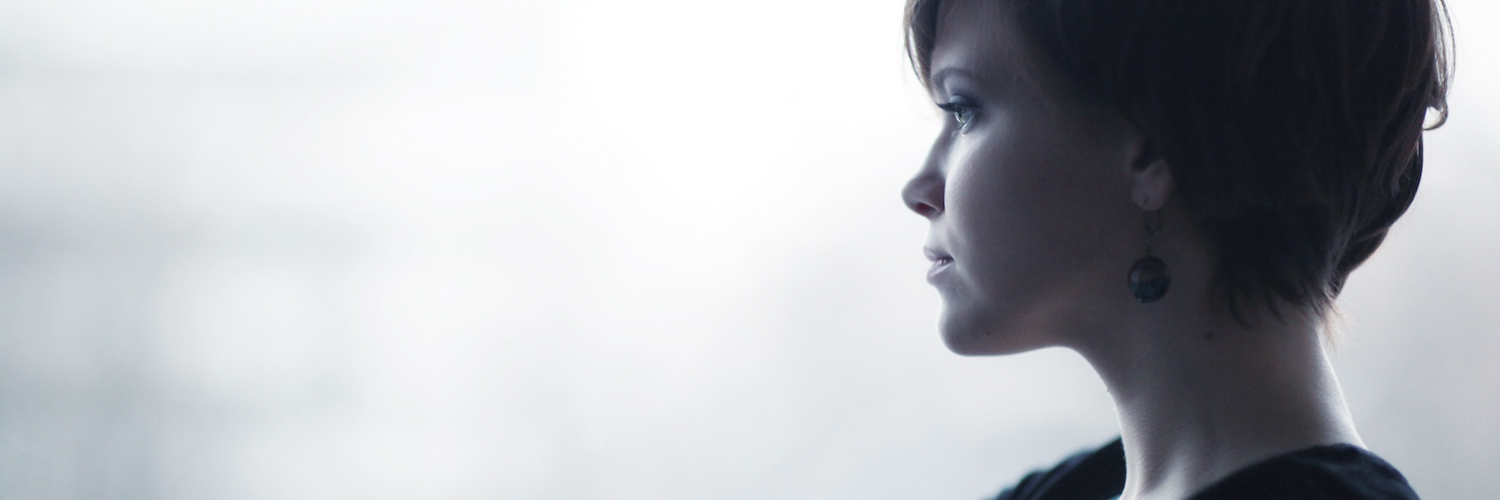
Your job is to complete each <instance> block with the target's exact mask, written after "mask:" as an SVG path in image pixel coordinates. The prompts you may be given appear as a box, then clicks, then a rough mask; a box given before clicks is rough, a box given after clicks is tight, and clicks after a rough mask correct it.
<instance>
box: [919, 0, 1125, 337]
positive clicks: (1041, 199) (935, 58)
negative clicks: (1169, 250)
mask: <svg viewBox="0 0 1500 500" xmlns="http://www.w3.org/2000/svg"><path fill="white" fill-rule="evenodd" d="M1009 8H1010V7H1008V6H1007V5H1006V2H994V1H981V0H949V1H945V2H943V5H942V7H941V11H940V12H939V13H938V19H939V21H938V31H937V37H936V42H935V45H934V47H933V51H932V57H931V63H930V66H929V67H930V74H929V76H930V93H931V96H932V98H933V99H934V101H935V102H936V103H937V104H938V105H939V106H940V107H941V108H943V109H944V111H945V112H946V113H947V115H948V117H947V119H946V120H945V124H944V126H943V129H942V131H941V132H940V133H939V134H938V137H937V140H936V141H935V142H934V143H933V145H932V150H931V152H930V153H929V155H928V158H927V160H926V162H925V164H924V165H922V168H921V170H920V171H919V172H918V173H917V175H916V177H914V178H913V179H912V180H911V182H910V183H909V184H908V185H907V186H906V189H905V190H904V191H903V193H902V194H903V198H904V199H905V201H906V204H907V206H909V207H911V208H912V209H913V210H914V211H916V212H917V213H918V214H920V215H922V216H923V217H926V218H927V219H928V220H929V221H930V224H931V226H930V232H929V236H928V240H927V243H926V248H925V249H924V250H925V251H926V253H927V255H928V258H929V259H931V260H933V261H934V264H933V268H932V269H931V270H930V272H929V274H928V280H929V281H930V282H931V283H932V284H933V285H934V286H935V287H936V288H937V289H938V291H939V293H940V294H941V295H942V297H943V304H944V306H943V314H942V318H941V321H940V323H941V330H942V332H943V338H944V341H945V342H946V343H947V345H948V347H949V348H950V349H952V350H953V351H954V352H957V353H960V354H1003V353H1012V352H1020V351H1025V350H1030V349H1035V348H1040V347H1046V346H1050V345H1059V344H1067V343H1068V339H1069V338H1070V336H1076V335H1082V334H1086V333H1087V332H1090V331H1093V330H1096V329H1097V328H1098V327H1101V326H1108V325H1110V324H1111V323H1114V322H1116V321H1118V320H1119V319H1120V318H1121V316H1122V315H1125V314H1128V313H1129V309H1127V308H1128V307H1130V306H1132V305H1134V301H1133V299H1132V298H1131V296H1130V294H1129V292H1128V291H1127V289H1126V285H1125V276H1126V273H1127V271H1128V270H1129V268H1130V266H1131V263H1132V262H1133V261H1134V260H1135V259H1138V258H1140V257H1141V255H1143V254H1144V251H1145V244H1146V234H1145V231H1144V229H1143V224H1144V217H1145V212H1144V211H1142V210H1141V209H1140V207H1138V206H1137V205H1136V204H1135V203H1133V202H1132V199H1131V192H1130V184H1129V173H1130V169H1131V162H1132V160H1133V159H1134V157H1135V156H1137V153H1138V149H1139V146H1138V145H1137V144H1138V142H1139V141H1138V140H1137V139H1136V138H1137V137H1138V133H1137V132H1136V131H1135V128H1134V127H1133V126H1130V125H1129V124H1128V123H1127V122H1126V121H1125V120H1123V119H1122V118H1120V117H1119V116H1118V114H1116V113H1113V112H1109V111H1105V110H1102V109H1099V108H1097V107H1095V106H1092V105H1089V104H1086V103H1084V102H1083V101H1081V100H1079V99H1077V98H1075V97H1072V96H1071V95H1069V94H1068V93H1067V92H1066V91H1064V90H1063V87H1062V83H1061V82H1062V80H1061V77H1060V76H1059V74H1058V70H1056V69H1055V68H1053V67H1052V66H1051V65H1050V64H1049V63H1046V62H1045V60H1044V59H1042V58H1040V57H1038V55H1037V54H1035V53H1034V51H1033V50H1032V49H1031V48H1030V46H1029V45H1028V44H1027V43H1026V42H1025V41H1024V39H1023V36H1022V34H1021V33H1020V32H1019V31H1017V29H1015V24H1014V23H1012V22H1011V18H1010V14H1009V13H1008V12H1007V11H1006V9H1009Z"/></svg>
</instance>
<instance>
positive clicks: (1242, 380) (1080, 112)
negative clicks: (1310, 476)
mask: <svg viewBox="0 0 1500 500" xmlns="http://www.w3.org/2000/svg"><path fill="white" fill-rule="evenodd" d="M1007 9H1008V7H1007V6H1006V2H997V1H984V0H946V1H944V2H943V5H942V6H941V9H940V12H939V21H938V30H937V39H936V43H935V45H934V48H933V51H932V57H931V64H930V70H931V71H930V73H929V77H930V79H929V81H930V90H931V95H932V97H933V99H934V102H936V103H937V104H938V105H939V106H941V107H944V108H945V109H946V111H948V113H949V115H950V119H948V120H946V121H945V125H944V127H943V130H942V131H941V132H940V133H939V136H938V138H937V140H936V142H935V143H934V144H933V147H932V151H931V153H930V154H929V156H928V159H927V161H926V162H925V163H924V165H923V166H922V169H921V170H920V171H919V172H918V173H917V175H916V176H915V177H914V178H913V179H912V180H911V182H910V183H909V184H908V185H907V187H906V189H905V190H904V191H903V192H902V195H903V198H904V199H905V201H906V204H907V205H908V206H909V207H911V208H912V210H914V211H916V212H917V213H918V214H920V215H922V216H923V217H926V218H927V219H928V220H929V221H930V224H931V231H930V233H929V240H928V243H927V248H926V250H927V253H928V256H929V258H931V259H933V260H934V267H933V270H932V272H931V273H930V274H929V280H930V281H931V282H932V283H933V285H934V286H935V287H936V288H937V289H938V291H939V293H940V294H941V295H942V297H943V304H944V308H943V314H942V318H941V321H940V323H941V329H942V332H943V338H944V341H945V342H946V343H947V344H948V346H949V348H950V349H952V350H953V351H954V352H957V353H960V354H969V355H984V354H1010V353H1018V352H1024V351H1029V350H1034V349H1039V348H1044V347H1054V346H1060V347H1065V348H1070V349H1073V350H1075V351H1077V352H1078V353H1079V354H1081V355H1082V356H1083V357H1084V359H1086V360H1087V361H1088V362H1089V364H1090V365H1092V366H1093V368H1094V369H1095V371H1097V372H1098V374H1099V376H1100V377H1101V378H1102V379H1103V381H1104V383H1105V385H1106V386H1107V387H1108V388H1109V391H1110V394H1111V396H1112V397H1113V399H1114V402H1115V406H1116V410H1117V412H1118V416H1119V420H1120V428H1121V436H1122V439H1123V441H1124V445H1125V456H1126V464H1127V474H1126V484H1125V491H1124V494H1123V495H1122V497H1121V498H1122V499H1125V500H1156V499H1182V498H1186V497H1188V496H1190V495H1192V494H1193V493H1195V492H1197V491H1200V490H1202V489H1204V488H1206V487H1208V486H1209V485H1211V484H1213V483H1214V482H1216V481H1218V480H1220V479H1223V478H1224V477H1227V476H1228V475H1230V474H1232V473H1233V472H1235V471H1237V470H1239V469H1242V468H1244V467H1246V466H1248V465H1251V464H1253V463H1255V462H1258V461H1261V460H1264V459H1266V458H1269V457H1272V456H1275V455H1278V454H1282V453H1286V452H1290V451H1295V450H1298V449H1302V448H1307V447H1310V446H1316V445H1324V444H1336V443H1346V444H1352V445H1355V446H1363V443H1362V442H1361V440H1360V438H1359V435H1358V434H1357V433H1356V431H1355V428H1354V424H1353V422H1352V419H1351V418H1350V416H1349V412H1348V409H1347V406H1346V404H1345V402H1344V398H1343V395H1342V393H1341V391H1340V389H1339V385H1338V380H1337V378H1336V376H1335V375H1334V372H1333V369H1332V366H1331V365H1330V363H1329V361H1328V357H1327V355H1326V353H1325V345H1324V342H1323V337H1322V336H1321V335H1320V332H1319V325H1320V324H1321V321H1320V320H1321V318H1319V317H1318V316H1317V315H1316V314H1314V313H1312V312H1311V311H1308V310H1305V309H1303V308H1298V307H1294V306H1290V305H1287V304H1281V305H1280V309H1281V311H1282V314H1281V315H1280V317H1277V316H1275V315H1272V314H1269V312H1268V310H1267V309H1266V308H1264V307H1259V308H1252V309H1251V310H1250V311H1249V313H1250V314H1249V316H1250V317H1251V320H1252V325H1253V326H1248V327H1247V326H1245V325H1242V324H1240V323H1238V322H1236V321H1235V320H1234V319H1233V318H1232V317H1230V316H1229V315H1228V314H1227V312H1226V310H1225V308H1224V307H1222V304H1220V303H1219V302H1218V299H1216V298H1215V295H1214V294H1212V293H1211V282H1212V277H1213V276H1212V269H1213V265H1214V257H1213V251H1212V250H1211V248H1210V247H1209V245H1208V244H1207V243H1206V242H1205V241H1204V240H1203V238H1202V236H1201V234H1199V233H1198V232H1197V231H1196V230H1195V229H1194V228H1193V226H1192V223H1191V222H1190V218H1189V214H1188V211H1187V208H1186V207H1184V206H1183V205H1182V204H1181V201H1180V200H1179V198H1178V196H1177V195H1176V192H1175V189H1176V188H1175V186H1174V185H1173V182H1172V173H1171V166H1170V165H1169V164H1167V162H1166V161H1165V160H1163V159H1162V158H1160V157H1156V156H1154V153H1152V148H1150V147H1149V144H1148V140H1147V138H1146V137H1145V135H1144V134H1143V133H1142V132H1141V130H1140V129H1139V128H1138V127H1136V126H1135V125H1133V124H1131V123H1130V122H1128V121H1127V120H1125V119H1124V118H1122V117H1121V116H1119V114H1118V113H1116V112H1114V111H1112V110H1109V109H1106V108H1103V107H1100V106H1097V105H1093V104H1089V103H1086V102H1084V101H1083V100H1081V99H1079V98H1077V97H1074V96H1073V94H1071V93H1069V92H1067V91H1065V90H1063V89H1064V88H1065V85H1064V83H1063V80H1062V79H1061V76H1060V72H1059V70H1057V69H1056V68H1055V67H1054V66H1052V64H1051V63H1050V62H1048V61H1047V60H1046V59H1045V58H1043V57H1040V56H1039V55H1038V52H1037V51H1036V50H1034V49H1032V48H1031V47H1029V46H1028V44H1027V42H1026V40H1025V39H1024V37H1023V35H1022V34H1021V33H1020V32H1019V31H1017V30H1016V29H1015V27H1014V25H1013V24H1012V23H1011V19H1010V15H1009V13H1008V11H1007ZM1157 211H1159V212H1157ZM1153 212H1156V213H1159V214H1160V217H1161V222H1162V225H1163V226H1164V230H1163V231H1162V232H1161V234H1160V235H1159V236H1158V237H1157V238H1156V240H1155V241H1154V243H1152V253H1153V254H1154V255H1157V256H1159V257H1160V258H1162V259H1163V260H1164V261H1166V262H1167V265H1168V266H1169V269H1170V273H1171V276H1172V285H1171V289H1170V291H1169V292H1168V293H1167V295H1166V296H1165V297H1164V298H1163V299H1161V300H1160V301H1159V302H1155V303H1151V304H1141V303H1139V302H1137V301H1136V300H1135V299H1134V297H1132V296H1131V294H1130V293H1129V291H1128V289H1127V287H1126V284H1125V276H1126V273H1127V270H1128V269H1129V268H1130V266H1131V264H1132V263H1133V262H1134V261H1135V260H1136V259H1139V258H1140V257H1141V256H1142V255H1144V251H1145V245H1146V232H1145V229H1144V227H1143V226H1144V224H1145V221H1146V220H1147V218H1148V217H1151V216H1150V215H1148V214H1151V213H1153ZM1152 220H1153V221H1155V219H1154V218H1153V219H1152Z"/></svg>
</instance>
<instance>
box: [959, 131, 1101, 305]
mask: <svg viewBox="0 0 1500 500" xmlns="http://www.w3.org/2000/svg"><path fill="white" fill-rule="evenodd" d="M1087 144H1088V143H1087V142H1086V141H1083V140H1080V139H1077V138H1069V137H1060V138H1059V137H1046V136H1041V135H1039V134H1027V133H1025V132H1024V131H1017V133H1014V134H997V135H995V136H992V137H991V140H989V141H986V142H983V143H975V144H974V145H973V146H972V147H971V148H969V150H968V151H966V152H965V153H966V154H963V155H961V156H959V157H957V158H956V159H958V160H960V161H961V163H955V164H954V165H953V167H954V168H953V170H952V173H951V175H950V178H949V187H948V192H947V193H946V194H947V196H948V198H946V199H947V200H948V210H949V215H950V216H951V217H952V219H953V220H952V222H953V229H954V230H955V231H954V233H955V234H953V235H952V237H953V246H954V248H953V249H952V250H953V253H954V256H955V257H956V259H958V261H959V262H962V263H963V264H965V266H964V267H965V273H964V274H965V275H966V277H967V278H968V280H969V281H970V284H971V286H972V287H973V288H974V290H973V291H974V292H975V293H976V294H977V295H979V297H976V298H977V299H979V300H980V301H982V302H983V303H985V305H986V307H985V308H986V309H988V310H991V311H993V313H994V316H996V317H997V319H1001V320H1007V321H1002V322H1008V320H1020V319H1022V318H1024V317H1026V316H1028V315H1030V313H1036V312H1038V311H1042V310H1053V309H1055V308H1054V307H1050V306H1047V307H1043V306H1042V304H1057V303H1059V302H1061V303H1068V302H1078V299H1080V298H1082V297H1080V295H1081V294H1085V292H1084V290H1086V289H1088V288H1090V287H1097V286H1098V285H1097V284H1098V283H1099V282H1100V280H1102V279H1104V278H1106V277H1105V276H1104V275H1103V274H1104V273H1107V272H1108V269H1106V267H1107V266H1105V265H1102V263H1103V262H1110V261H1111V259H1110V258H1109V254H1110V252H1112V251H1113V247H1118V246H1119V244H1118V242H1115V241H1113V240H1115V239H1118V235H1119V231H1118V228H1115V227H1113V226H1118V225H1119V221H1120V213H1121V208H1122V207H1121V201H1120V200H1126V201H1128V192H1127V191H1126V190H1125V186H1124V184H1123V182H1122V181H1123V175H1122V176H1121V178H1118V179H1117V178H1115V177H1114V176H1112V175H1111V168H1110V167H1108V161H1107V160H1106V158H1103V157H1101V156H1102V155H1100V154H1098V152H1097V151H1089V150H1088V148H1086V147H1079V146H1080V145H1084V146H1086V145H1087ZM1124 272H1125V271H1124V270H1120V273H1124Z"/></svg>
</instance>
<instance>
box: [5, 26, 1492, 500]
mask: <svg viewBox="0 0 1500 500" xmlns="http://www.w3.org/2000/svg"><path fill="white" fill-rule="evenodd" d="M901 4H902V2H901V1H900V0H881V1H879V2H868V1H853V0H848V1H841V2H833V1H808V0H770V1H762V2H690V1H678V2H661V1H642V2H610V1H603V0H598V1H586V0H568V1H557V2H545V3H544V2H498V3H497V2H493V1H489V2H484V1H477V0H476V1H471V2H466V1H460V0H436V1H434V0H425V1H417V0H393V1H388V2H344V1H339V0H318V1H305V0H299V1H292V0H274V1H267V0H253V1H252V0H224V1H216V2H196V1H189V0H140V1H134V2H124V3H122V2H102V1H97V0H9V1H5V2H0V498H28V499H30V498H39V499H54V498H55V499H70V498H79V499H95V498H101V499H102V498H121V499H136V498H164V499H165V498H184V499H232V498H276V499H283V498H316V499H324V498H456V499H457V498H486V499H490V498H507V499H509V498H516V499H532V498H537V499H574V498H611V499H633V498H638V499H670V498H681V499H688V498H694V499H696V498H744V499H764V498H778V499H780V498H786V499H797V498H807V499H824V498H890V499H898V498H900V499H906V498H960V499H967V498H977V497H979V496H981V495H984V494H987V493H993V492H994V491H995V490H996V489H997V488H998V487H999V486H1000V485H1001V484H1003V483H1005V482H1007V481H1010V480H1012V479H1014V478H1015V477H1016V476H1017V475H1018V474H1020V473H1022V472H1023V471H1025V470H1026V469H1028V468H1030V467H1033V466H1036V465H1040V464H1043V463H1047V462H1051V461H1053V460H1055V459H1056V458H1058V457H1060V456H1061V455H1063V454H1065V453H1068V452H1070V451H1073V450H1075V449H1078V448H1081V447H1084V446H1088V445H1092V444H1096V443H1098V442H1101V441H1103V440H1105V439H1108V438H1109V437H1110V436H1112V435H1113V433H1114V429H1115V423H1114V416H1113V414H1112V409H1111V407H1110V405H1109V401H1108V398H1107V396H1106V394H1104V392H1103V390H1102V387H1101V385H1100V384H1099V383H1098V382H1097V380H1096V379H1095V378H1094V376H1093V374H1092V372H1090V371H1089V370H1088V368H1087V367H1086V366H1085V365H1084V364H1083V363H1082V362H1081V361H1080V360H1079V359H1078V358H1077V357H1076V356H1074V355H1072V354H1070V353H1067V352H1062V351H1044V352H1038V353H1031V354H1026V355H1021V356H1013V357H1008V358H986V359H966V358H959V357H956V356H953V355H951V354H948V353H947V352H945V351H944V349H943V348H942V346H941V343H940V341H939V340H938V338H937V335H936V333H935V331H934V326H933V325H934V317H935V314H936V311H937V297H936V294H935V293H934V292H932V291H931V290H930V289H928V287H927V286H926V284H925V283H924V282H923V280H922V275H923V272H924V267H925V262H924V261H923V259H922V258H921V256H920V252H919V247H920V244H921V241H922V239H923V234H924V231H925V224H924V223H923V222H922V221H921V220H920V219H919V218H918V217H916V216H914V215H912V214H910V213H907V212H906V211H905V209H904V208H902V206H901V205H900V203H899V202H898V198H897V191H898V189H899V187H900V186H901V184H902V182H903V181H904V179H905V178H906V177H907V176H908V175H910V173H911V172H913V171H914V169H915V167H916V165H917V163H918V162H919V161H920V160H921V158H922V157H923V155H924V154H925V149H926V145H927V144H928V141H929V140H930V138H931V136H932V134H933V133H934V131H935V128H936V125H937V123H938V122H937V117H936V115H935V114H934V113H932V112H931V111H929V107H930V105H929V104H928V103H926V102H925V100H924V99H925V98H924V97H923V96H922V94H921V92H920V90H919V89H918V88H917V85H916V84H915V82H914V79H913V78H912V77H910V76H909V75H907V73H906V71H907V70H906V66H905V63H904V61H903V59H902V55H901V48H900V27H899V16H900V9H901ZM1452 9H1453V15H1454V18H1455V24H1456V25H1457V29H1458V41H1459V44H1458V45H1459V50H1460V52H1459V54H1460V56H1459V74H1458V80H1457V82H1458V83H1457V85H1456V86H1455V88H1454V93H1453V99H1452V102H1453V109H1454V113H1453V117H1452V119H1451V121H1450V123H1449V124H1448V125H1447V126H1446V127H1444V128H1443V129H1441V130H1439V131H1437V132H1434V133H1432V134H1431V135H1430V136H1429V143H1428V144H1429V145H1428V158H1429V163H1428V168H1427V174H1426V178H1425V179H1424V181H1423V187H1422V193H1421V195H1420V197H1419V198H1418V201H1417V203H1416V205H1415V206H1414V207H1413V209H1412V211H1411V213H1410V215H1409V216H1408V217H1407V219H1405V220H1404V221H1403V222H1402V223H1401V224H1399V225H1398V226H1397V227H1396V230H1395V233H1394V234H1393V235H1392V237H1391V239H1390V240H1389V243H1387V246H1386V247H1385V248H1384V249H1383V250H1382V251H1381V252H1380V253H1379V254H1378V255H1377V256H1376V257H1375V258H1374V259H1373V261H1371V263H1370V264H1369V265H1368V266H1367V268H1366V269H1364V270H1362V271H1360V272H1358V273H1356V274H1355V277H1354V279H1353V280H1352V282H1351V283H1350V285H1349V288H1348V292H1347V294H1346V297H1345V299H1344V300H1343V301H1342V303H1341V307H1342V309H1343V311H1344V312H1345V314H1346V315H1347V316H1348V318H1349V321H1348V322H1347V324H1346V325H1345V326H1344V335H1345V339H1344V341H1343V346H1342V347H1341V349H1340V351H1339V353H1338V354H1337V355H1336V356H1337V361H1336V362H1337V363H1338V365H1339V366H1340V369H1341V373H1342V377H1343V382H1344V386H1345V389H1346V391H1347V393H1348V397H1349V399H1350V401H1351V403H1352V404H1353V407H1354V411H1355V417H1356V419H1357V420H1358V421H1359V423H1360V426H1361V429H1362V431H1363V433H1364V436H1365V438H1366V440H1367V441H1368V443H1369V444H1370V446H1371V447H1372V448H1374V449H1375V450H1376V451H1377V452H1379V453H1381V454H1383V455H1384V456H1386V457H1387V458H1388V459H1390V460H1391V461H1392V462H1394V463H1395V464H1397V465H1398V466H1399V467H1401V468H1402V469H1403V470H1404V471H1406V472H1407V474H1408V475H1409V476H1410V478H1411V480H1412V482H1413V483H1414V484H1415V485H1416V486H1417V488H1418V489H1419V490H1420V491H1421V492H1422V493H1423V494H1424V495H1425V496H1426V497H1427V498H1433V499H1468V498H1479V497H1482V496H1484V495H1485V494H1487V493H1488V492H1491V491H1500V475H1496V474H1493V471H1496V470H1500V426H1497V425H1496V424H1495V422H1500V396H1497V395H1500V369H1497V368H1496V367H1497V366H1500V365H1497V364H1496V363H1494V362H1493V360H1494V359H1497V358H1500V335H1496V332H1495V329H1496V325H1500V312H1496V311H1497V308H1495V307H1493V306H1492V305H1493V304H1495V303H1496V302H1497V300H1500V287H1497V286H1496V283H1500V260H1497V259H1495V258H1493V254H1494V253H1495V251H1496V249H1497V248H1500V202H1497V201H1496V197H1495V195H1494V193H1497V192H1500V167H1497V165H1496V160H1500V149H1497V146H1496V144H1497V139H1500V119H1497V118H1496V117H1500V98H1497V97H1495V95H1494V94H1493V93H1492V92H1488V89H1494V88H1500V72H1497V71H1500V65H1497V64H1495V63H1492V62H1491V58H1490V54H1492V53H1495V52H1496V51H1500V38H1497V35H1496V34H1495V30H1493V29H1491V27H1492V26H1494V25H1496V24H1497V23H1500V7H1497V6H1496V5H1495V4H1494V3H1493V2H1487V1H1485V0H1455V1H1453V2H1452Z"/></svg>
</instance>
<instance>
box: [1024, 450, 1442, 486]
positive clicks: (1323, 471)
mask: <svg viewBox="0 0 1500 500" xmlns="http://www.w3.org/2000/svg"><path fill="white" fill-rule="evenodd" d="M1124 489H1125V448H1124V447H1123V446H1122V445H1121V444H1120V440H1118V439H1116V440H1115V441H1114V442H1112V443H1109V444H1107V445H1104V447H1102V448H1099V449H1097V450H1094V451H1085V452H1081V453H1079V454H1077V455H1073V456H1071V457H1068V459H1067V460H1063V461H1062V463H1060V464H1057V466H1056V467H1053V468H1052V469H1051V470H1045V471H1042V470H1038V471H1036V472H1032V473H1030V474H1027V475H1026V477H1024V478H1021V482H1019V483H1016V485H1015V486H1012V487H1010V488H1006V490H1005V491H1003V492H1001V493H1000V496H999V497H996V499H995V500H1110V499H1113V498H1115V497H1117V496H1119V495H1120V492H1121V491H1122V490H1124ZM1252 499H1254V500H1260V499H1285V500H1335V499H1336V500H1417V493H1416V492H1414V491H1412V489H1411V486H1409V485H1407V484H1406V478H1404V477H1401V473H1400V472H1397V471H1396V469H1395V468H1394V467H1391V464H1388V463H1386V461H1385V460H1381V459H1380V457H1377V456H1375V455H1374V454H1372V453H1370V452H1368V451H1365V450H1363V449H1361V448H1358V447H1355V446H1350V445H1347V444H1335V445H1326V446H1314V447H1312V448H1306V449H1302V450H1298V451H1293V452H1290V453H1286V454H1283V455H1278V456H1275V457H1271V458H1269V459H1266V460H1264V461H1261V462H1259V463H1256V464H1254V465H1251V466H1249V467H1246V468H1244V469H1240V470H1239V471H1238V472H1235V473H1234V474H1231V475H1229V477H1226V478H1224V479H1222V480H1220V481H1219V482H1216V483H1214V484H1212V485H1210V486H1209V487H1208V488H1207V489H1204V490H1203V491H1200V492H1198V494H1196V495H1193V496H1192V497H1191V498H1189V500H1252Z"/></svg>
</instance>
